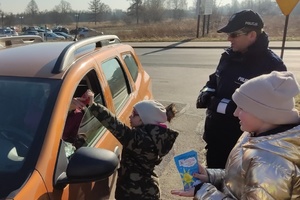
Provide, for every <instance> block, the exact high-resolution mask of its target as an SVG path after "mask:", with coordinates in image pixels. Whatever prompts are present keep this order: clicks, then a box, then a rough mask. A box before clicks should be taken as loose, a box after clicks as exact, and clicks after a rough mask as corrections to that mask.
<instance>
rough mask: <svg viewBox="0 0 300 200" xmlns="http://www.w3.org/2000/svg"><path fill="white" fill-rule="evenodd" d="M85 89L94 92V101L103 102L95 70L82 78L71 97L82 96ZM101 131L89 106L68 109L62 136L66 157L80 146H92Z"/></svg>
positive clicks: (102, 128) (101, 128) (101, 127)
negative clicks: (81, 108)
mask: <svg viewBox="0 0 300 200" xmlns="http://www.w3.org/2000/svg"><path fill="white" fill-rule="evenodd" d="M87 89H90V90H92V91H93V92H94V93H95V97H94V101H95V102H96V103H100V104H104V101H103V95H102V92H101V89H100V84H99V81H98V79H97V76H96V73H95V71H90V72H89V73H88V74H87V75H86V76H84V77H83V78H82V80H81V81H80V83H79V85H78V86H77V88H76V91H75V93H74V95H73V97H74V98H80V97H82V96H83V95H84V93H85V92H86V91H87ZM87 107H88V106H87ZM103 133H104V127H103V126H102V124H101V123H100V122H99V121H98V120H97V119H96V118H95V117H94V115H93V114H92V113H91V111H90V109H89V108H86V109H84V110H80V109H75V110H69V113H68V116H67V119H66V123H65V128H64V132H63V136H62V138H63V140H64V142H65V150H66V155H67V157H68V156H70V155H71V154H73V153H74V151H75V150H76V149H78V148H80V147H81V146H93V144H94V143H95V142H97V141H98V140H99V139H100V137H101V135H102V134H103Z"/></svg>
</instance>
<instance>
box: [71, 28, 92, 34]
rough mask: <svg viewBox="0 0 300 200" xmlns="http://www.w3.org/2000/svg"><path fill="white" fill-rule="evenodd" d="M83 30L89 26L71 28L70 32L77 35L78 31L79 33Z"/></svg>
mask: <svg viewBox="0 0 300 200" xmlns="http://www.w3.org/2000/svg"><path fill="white" fill-rule="evenodd" d="M82 30H88V28H87V27H78V28H77V29H76V28H75V29H72V30H70V34H72V35H76V34H77V33H79V32H80V31H82Z"/></svg>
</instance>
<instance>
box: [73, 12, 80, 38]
mask: <svg viewBox="0 0 300 200" xmlns="http://www.w3.org/2000/svg"><path fill="white" fill-rule="evenodd" d="M79 17H80V14H79V13H76V14H75V19H76V28H75V37H74V41H76V40H77V34H78V22H79Z"/></svg>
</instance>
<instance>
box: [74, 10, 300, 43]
mask: <svg viewBox="0 0 300 200" xmlns="http://www.w3.org/2000/svg"><path fill="white" fill-rule="evenodd" d="M264 21H265V31H266V32H267V33H268V34H269V36H270V40H282V37H283V30H284V24H285V16H283V15H282V16H265V17H264ZM274 22H276V23H274ZM224 24H226V20H224V21H222V22H220V21H217V20H214V19H212V20H211V22H210V30H209V33H208V34H206V32H205V35H204V37H202V33H203V32H202V19H201V24H200V26H199V38H196V35H197V20H196V19H185V20H182V21H172V20H170V21H164V22H159V23H151V24H138V25H137V24H129V25H128V24H125V23H122V22H118V23H115V22H101V23H98V24H96V25H95V24H94V23H81V24H79V26H86V27H89V28H93V29H95V30H98V31H101V32H104V33H105V34H114V35H118V36H119V38H120V39H121V40H122V41H127V42H128V41H134V42H142V41H143V42H154V41H155V42H160V41H182V40H187V39H192V40H193V41H221V40H225V39H226V37H224V35H223V34H218V33H216V30H217V28H219V27H221V26H222V25H224ZM299 24H300V17H299V16H290V18H289V23H288V31H287V40H290V41H291V40H300V26H299ZM69 28H71V29H72V28H74V25H71V26H70V27H69Z"/></svg>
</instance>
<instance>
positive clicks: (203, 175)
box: [193, 164, 208, 183]
mask: <svg viewBox="0 0 300 200" xmlns="http://www.w3.org/2000/svg"><path fill="white" fill-rule="evenodd" d="M193 176H194V177H196V178H198V179H200V180H201V181H202V182H206V183H207V182H208V174H207V171H206V169H205V167H203V166H202V165H201V164H199V173H194V174H193Z"/></svg>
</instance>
